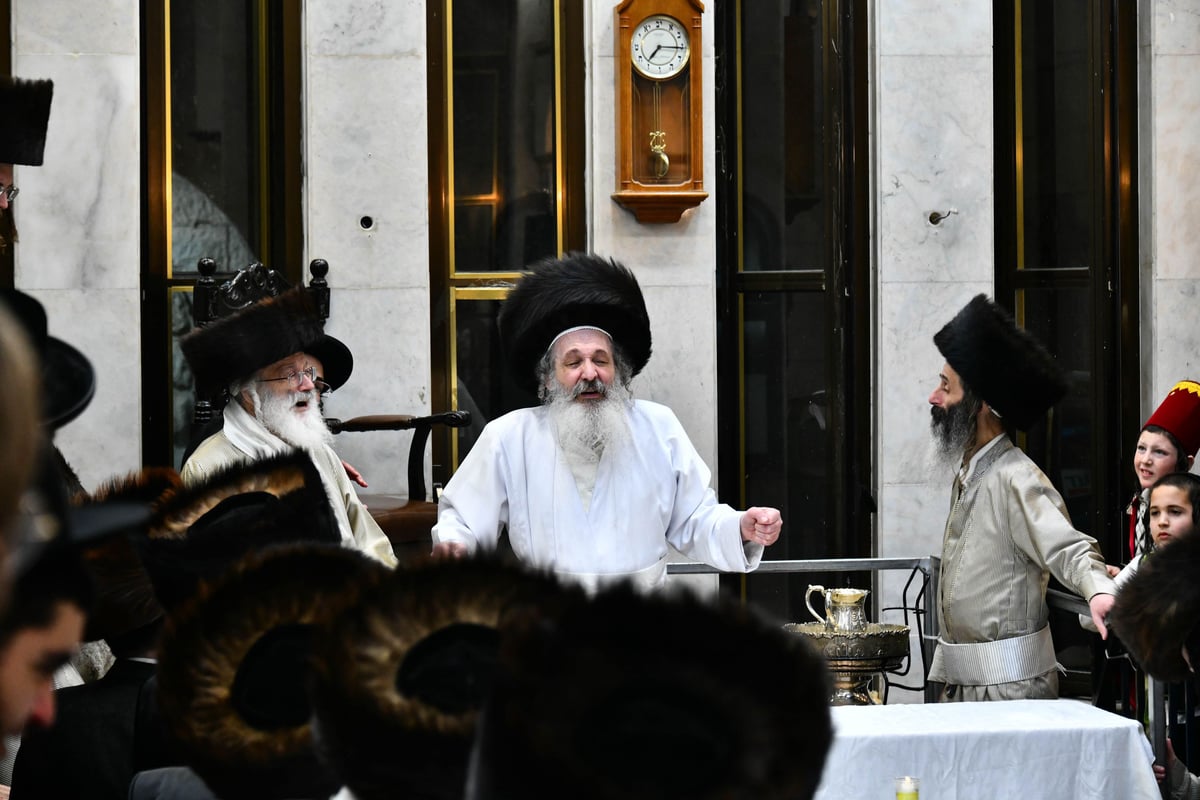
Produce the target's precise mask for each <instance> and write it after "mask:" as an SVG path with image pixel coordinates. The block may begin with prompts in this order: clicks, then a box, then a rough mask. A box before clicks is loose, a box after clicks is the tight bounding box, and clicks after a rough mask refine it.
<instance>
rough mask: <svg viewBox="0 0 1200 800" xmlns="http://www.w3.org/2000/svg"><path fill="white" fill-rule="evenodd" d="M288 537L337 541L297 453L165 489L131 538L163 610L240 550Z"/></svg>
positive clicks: (308, 467)
mask: <svg viewBox="0 0 1200 800" xmlns="http://www.w3.org/2000/svg"><path fill="white" fill-rule="evenodd" d="M293 542H317V543H325V544H339V543H340V542H341V534H340V533H339V532H338V528H337V522H336V521H335V520H334V516H333V510H332V509H331V508H330V505H329V498H328V497H327V496H326V494H325V488H324V486H323V485H322V483H321V476H320V474H319V473H318V472H317V469H316V467H315V466H313V463H312V461H311V460H310V459H309V457H308V456H307V455H305V454H304V453H303V452H299V451H293V452H288V453H284V454H282V455H278V456H273V457H271V458H267V459H263V460H261V461H253V462H244V463H241V464H234V465H232V466H230V467H228V468H227V469H225V470H223V471H221V472H218V473H216V474H214V475H213V476H212V477H210V478H209V479H208V480H206V481H205V482H204V483H201V484H197V485H195V486H185V487H181V488H179V489H176V490H173V491H170V492H167V493H166V494H165V495H164V496H163V497H162V499H161V500H160V501H159V503H158V506H157V509H156V512H155V514H154V516H153V517H152V519H151V520H150V526H149V530H148V531H147V535H146V536H144V537H141V538H140V539H138V540H137V544H138V548H139V555H141V557H142V561H143V563H144V564H145V566H146V571H147V572H148V573H149V575H150V578H151V580H152V581H153V583H154V589H155V592H156V594H157V595H158V599H159V602H161V603H162V604H163V606H164V607H166V608H167V610H168V611H170V610H171V609H173V608H175V607H177V606H179V605H180V604H181V603H184V602H186V601H187V600H188V599H189V598H191V597H192V596H193V595H195V594H196V592H197V589H198V588H199V585H200V584H201V583H202V582H203V581H206V580H212V579H214V578H216V577H217V576H219V575H220V574H221V573H222V572H224V571H225V570H226V569H228V568H229V567H230V566H231V565H232V564H233V563H234V562H235V561H237V560H238V559H239V558H241V557H242V556H243V555H245V554H246V553H248V552H251V551H253V550H263V549H265V548H268V547H272V546H274V545H280V544H289V543H293Z"/></svg>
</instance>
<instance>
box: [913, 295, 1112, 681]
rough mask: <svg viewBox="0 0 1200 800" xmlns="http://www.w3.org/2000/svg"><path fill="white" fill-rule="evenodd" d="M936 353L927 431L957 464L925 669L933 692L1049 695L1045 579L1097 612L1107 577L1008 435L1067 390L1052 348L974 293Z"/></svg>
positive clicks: (1108, 586)
mask: <svg viewBox="0 0 1200 800" xmlns="http://www.w3.org/2000/svg"><path fill="white" fill-rule="evenodd" d="M933 341H934V343H935V344H936V345H937V348H938V350H940V351H941V353H942V356H943V357H944V358H945V359H946V363H945V365H944V366H943V367H942V371H941V374H940V375H939V376H938V382H937V386H936V387H935V388H934V390H933V393H932V394H931V395H930V396H929V403H930V407H931V408H930V411H931V412H932V421H931V424H932V433H933V437H934V439H935V441H936V442H937V445H938V448H939V450H940V452H941V456H942V460H943V461H945V462H946V463H948V465H949V466H950V467H951V468H952V469H954V470H956V473H957V474H956V477H955V480H954V487H953V489H952V491H951V498H950V515H949V517H947V519H946V529H945V532H944V534H943V538H942V566H941V579H940V582H939V592H940V595H941V596H940V597H939V598H938V622H939V630H940V637H939V639H938V647H937V650H936V651H934V656H933V663H932V664H931V665H930V669H929V680H930V681H933V682H936V683H943V684H945V689H944V691H943V692H942V698H941V699H942V700H950V701H980V700H1020V699H1047V698H1054V697H1057V696H1058V672H1057V670H1058V664H1057V660H1056V658H1055V650H1054V643H1053V641H1052V640H1051V638H1050V627H1049V625H1048V620H1049V614H1050V611H1049V609H1048V608H1047V606H1046V585H1047V582H1048V581H1049V576H1050V575H1054V577H1055V578H1057V579H1058V580H1059V581H1061V582H1062V584H1063V585H1064V586H1066V587H1068V588H1069V589H1071V590H1072V591H1074V592H1076V593H1077V594H1079V595H1081V596H1082V597H1084V598H1085V599H1087V601H1088V605H1089V606H1090V609H1091V612H1092V614H1091V615H1092V620H1093V621H1094V623H1095V625H1096V626H1097V630H1099V631H1100V632H1101V635H1102V636H1107V630H1106V629H1105V623H1104V617H1105V616H1106V615H1107V613H1108V611H1109V609H1110V608H1111V607H1112V605H1113V595H1114V593H1115V591H1116V590H1115V588H1114V586H1113V582H1112V580H1111V579H1110V578H1109V577H1108V571H1107V569H1106V568H1105V565H1104V559H1103V558H1102V557H1101V555H1100V550H1099V548H1098V547H1097V545H1096V540H1095V539H1093V538H1092V537H1090V536H1087V535H1085V534H1083V533H1080V532H1079V531H1077V530H1075V528H1074V527H1073V526H1072V525H1071V519H1070V517H1069V516H1068V515H1067V508H1066V504H1065V503H1063V499H1062V497H1061V496H1060V495H1059V493H1058V491H1057V490H1055V488H1054V486H1053V485H1052V484H1051V483H1050V479H1049V478H1047V477H1046V475H1045V474H1043V472H1042V471H1041V470H1040V469H1039V468H1038V466H1037V464H1035V463H1034V462H1033V460H1032V459H1031V458H1029V456H1027V455H1026V454H1025V453H1024V452H1023V451H1022V450H1021V449H1020V448H1018V447H1017V446H1016V445H1015V444H1013V442H1012V440H1011V439H1010V438H1009V435H1008V434H1009V433H1010V432H1011V431H1012V429H1017V430H1027V429H1028V428H1029V427H1030V426H1032V425H1033V424H1034V423H1036V422H1037V421H1038V420H1040V419H1042V417H1043V416H1044V415H1045V413H1046V411H1047V410H1048V409H1049V408H1050V407H1051V406H1052V405H1054V404H1055V403H1056V402H1058V400H1059V399H1060V398H1061V397H1062V396H1063V395H1064V394H1065V393H1066V391H1067V387H1066V384H1065V382H1064V381H1063V379H1062V376H1061V375H1060V373H1059V370H1058V367H1057V366H1056V365H1055V363H1054V359H1053V357H1052V356H1051V355H1050V354H1049V353H1048V352H1046V350H1045V349H1044V348H1043V347H1042V345H1041V344H1040V343H1039V342H1038V341H1037V340H1036V339H1034V338H1033V336H1032V335H1030V334H1029V332H1028V331H1025V330H1022V329H1020V328H1018V327H1016V325H1015V324H1014V322H1013V319H1012V317H1011V316H1009V314H1008V312H1006V311H1005V310H1004V309H1002V308H1000V307H999V306H997V305H996V304H995V303H994V302H992V301H991V300H989V299H988V298H987V297H986V296H984V295H978V296H977V297H975V299H973V300H972V301H971V302H970V303H968V304H967V305H966V306H965V307H964V308H963V309H962V310H961V311H959V312H958V314H957V315H956V316H955V317H954V319H952V320H951V321H950V322H948V323H946V325H945V326H944V327H943V328H942V329H941V330H940V331H938V333H937V335H936V336H934V338H933Z"/></svg>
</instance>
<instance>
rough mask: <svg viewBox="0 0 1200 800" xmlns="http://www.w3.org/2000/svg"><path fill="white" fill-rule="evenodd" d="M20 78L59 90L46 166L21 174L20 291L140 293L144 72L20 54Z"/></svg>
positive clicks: (108, 62)
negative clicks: (44, 80) (141, 74)
mask: <svg viewBox="0 0 1200 800" xmlns="http://www.w3.org/2000/svg"><path fill="white" fill-rule="evenodd" d="M14 62H15V63H14V72H15V73H16V74H19V75H29V76H35V77H39V78H43V77H44V78H50V79H52V80H53V81H54V100H53V102H52V105H51V108H50V122H49V124H48V129H47V134H46V151H45V163H44V164H43V165H42V166H41V167H22V166H18V167H17V168H16V178H15V180H16V182H17V184H18V185H19V186H20V187H21V197H20V199H19V200H18V202H17V203H16V204H14V212H15V214H16V219H17V224H18V226H19V228H20V231H21V244H20V251H19V254H18V258H17V262H16V279H17V285H18V286H20V287H22V288H56V289H69V288H78V287H95V288H136V287H138V286H139V285H140V279H139V272H140V263H139V255H138V254H139V245H140V237H141V227H140V220H139V217H138V213H137V209H138V208H140V171H139V170H140V166H139V141H138V137H139V125H140V121H139V111H138V102H139V100H138V97H139V89H138V82H139V77H138V75H139V73H138V70H139V66H138V61H137V58H136V57H134V56H124V55H112V56H110V55H94V56H93V55H88V56H72V55H24V54H20V53H18V54H17V56H16V58H15V60H14Z"/></svg>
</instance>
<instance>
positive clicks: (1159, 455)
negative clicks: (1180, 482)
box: [1133, 431, 1178, 489]
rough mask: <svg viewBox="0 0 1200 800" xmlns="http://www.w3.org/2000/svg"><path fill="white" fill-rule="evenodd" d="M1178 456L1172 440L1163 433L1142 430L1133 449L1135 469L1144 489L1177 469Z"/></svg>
mask: <svg viewBox="0 0 1200 800" xmlns="http://www.w3.org/2000/svg"><path fill="white" fill-rule="evenodd" d="M1177 461H1178V456H1177V455H1176V453H1175V447H1174V446H1173V445H1172V444H1171V440H1170V439H1168V438H1167V437H1166V436H1163V435H1162V434H1161V433H1154V432H1152V431H1142V435H1141V436H1139V437H1138V440H1137V447H1136V448H1135V449H1134V451H1133V471H1134V473H1135V474H1136V475H1137V479H1138V483H1140V484H1141V485H1142V488H1143V489H1149V488H1150V487H1151V486H1153V485H1154V482H1155V481H1157V480H1158V479H1159V478H1161V477H1162V476H1163V475H1166V474H1168V473H1170V472H1174V471H1175V469H1176V466H1177V464H1176V462H1177Z"/></svg>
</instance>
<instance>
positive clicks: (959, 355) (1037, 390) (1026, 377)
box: [933, 294, 1067, 430]
mask: <svg viewBox="0 0 1200 800" xmlns="http://www.w3.org/2000/svg"><path fill="white" fill-rule="evenodd" d="M933 343H934V344H936V345H937V348H938V350H940V351H941V353H942V356H943V357H944V358H945V359H946V362H947V363H948V364H950V366H951V367H953V368H954V371H955V372H957V373H958V374H959V376H960V377H961V378H962V380H963V383H965V384H966V385H967V386H969V387H970V388H971V390H972V391H973V392H975V394H976V395H978V396H979V398H980V399H982V400H983V401H984V402H986V403H987V404H988V405H989V406H991V407H992V408H993V409H994V410H995V411H996V413H997V414H999V415H1000V416H1001V418H1002V419H1004V420H1005V421H1006V422H1010V423H1012V424H1013V425H1014V426H1016V428H1017V429H1018V430H1026V429H1028V428H1029V427H1030V426H1032V425H1033V424H1034V423H1035V422H1037V421H1038V420H1039V419H1041V417H1042V415H1043V414H1045V413H1046V411H1047V410H1049V409H1050V407H1051V406H1053V405H1054V404H1055V403H1057V402H1058V401H1059V400H1061V399H1062V397H1063V395H1064V394H1066V393H1067V384H1066V381H1065V380H1063V376H1062V373H1061V372H1060V371H1059V369H1058V366H1057V365H1056V364H1055V363H1054V357H1053V356H1051V355H1050V353H1048V352H1047V351H1046V348H1044V347H1043V346H1042V345H1041V343H1040V342H1038V340H1037V339H1035V338H1034V337H1033V335H1032V334H1030V333H1029V332H1028V331H1025V330H1023V329H1021V328H1018V327H1017V325H1016V323H1015V322H1013V318H1012V315H1010V314H1009V313H1008V312H1007V311H1005V310H1004V309H1003V308H1001V307H1000V306H998V305H996V303H995V302H993V301H992V300H989V299H988V297H987V296H986V295H982V294H981V295H977V296H976V297H975V298H974V299H973V300H972V301H971V302H969V303H967V305H966V306H964V307H963V309H962V310H961V311H959V312H958V314H956V315H955V317H954V319H952V320H950V321H949V322H947V323H946V325H945V326H944V327H943V328H942V329H941V330H940V331H938V332H937V334H936V335H935V336H934V337H933Z"/></svg>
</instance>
